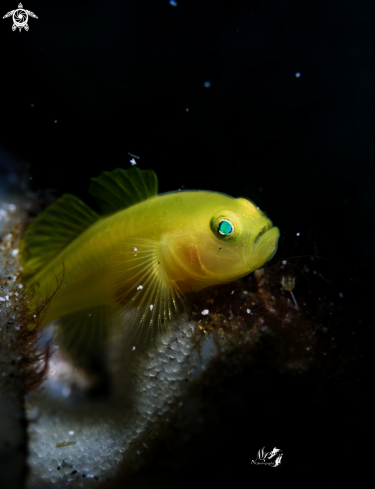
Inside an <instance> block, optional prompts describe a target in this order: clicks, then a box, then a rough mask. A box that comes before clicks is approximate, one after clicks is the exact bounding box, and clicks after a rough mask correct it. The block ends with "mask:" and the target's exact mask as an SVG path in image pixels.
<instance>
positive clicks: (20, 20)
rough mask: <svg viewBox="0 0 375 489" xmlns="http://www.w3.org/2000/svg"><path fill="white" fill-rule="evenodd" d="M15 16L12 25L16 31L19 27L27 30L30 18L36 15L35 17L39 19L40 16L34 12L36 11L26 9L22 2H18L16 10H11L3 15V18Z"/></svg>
mask: <svg viewBox="0 0 375 489" xmlns="http://www.w3.org/2000/svg"><path fill="white" fill-rule="evenodd" d="M11 15H12V16H13V25H12V31H15V30H16V29H17V28H18V29H19V30H20V32H21V29H22V27H23V28H24V29H25V31H28V30H29V26H28V24H27V21H28V20H29V16H30V17H34V19H37V18H38V17H37V16H36V15H35V14H34V12H30V10H25V9H24V8H23V5H22V3H19V4H18V8H17V9H16V10H11V11H10V12H8V13H6V14H5V15H4V17H3V19H6V18H7V17H10V16H11Z"/></svg>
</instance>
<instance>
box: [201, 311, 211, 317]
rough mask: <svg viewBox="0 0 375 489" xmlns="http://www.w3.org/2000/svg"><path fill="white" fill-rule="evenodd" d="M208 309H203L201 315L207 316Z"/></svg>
mask: <svg viewBox="0 0 375 489" xmlns="http://www.w3.org/2000/svg"><path fill="white" fill-rule="evenodd" d="M209 312H210V311H209V310H208V309H203V311H202V316H207V314H208V313H209Z"/></svg>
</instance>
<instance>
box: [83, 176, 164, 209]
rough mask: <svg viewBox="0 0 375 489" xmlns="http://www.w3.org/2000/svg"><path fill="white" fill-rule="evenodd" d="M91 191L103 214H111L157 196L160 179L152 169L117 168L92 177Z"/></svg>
mask: <svg viewBox="0 0 375 489" xmlns="http://www.w3.org/2000/svg"><path fill="white" fill-rule="evenodd" d="M89 193H90V194H91V195H92V196H93V197H95V200H96V201H97V203H98V205H99V207H100V211H101V213H102V214H111V213H113V212H117V211H119V210H122V209H125V208H126V207H130V206H132V205H134V204H137V203H138V202H142V201H143V200H146V199H149V198H150V197H155V196H156V195H157V193H158V179H157V177H156V175H155V173H154V172H153V171H152V170H139V169H138V168H129V169H127V170H124V169H122V168H116V170H113V171H110V172H107V171H104V172H103V173H101V174H100V175H99V176H98V177H95V178H91V184H90V188H89Z"/></svg>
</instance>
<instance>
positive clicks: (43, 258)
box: [21, 194, 99, 277]
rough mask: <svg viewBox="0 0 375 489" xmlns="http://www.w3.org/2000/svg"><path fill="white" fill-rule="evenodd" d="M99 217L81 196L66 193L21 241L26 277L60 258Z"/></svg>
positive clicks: (47, 210) (22, 262)
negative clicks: (64, 250)
mask: <svg viewBox="0 0 375 489" xmlns="http://www.w3.org/2000/svg"><path fill="white" fill-rule="evenodd" d="M98 219H99V216H98V214H97V213H96V212H94V211H93V210H92V209H91V208H90V207H89V206H88V205H86V204H85V203H84V202H82V201H81V200H80V199H78V197H75V196H74V195H70V194H64V195H63V196H62V197H60V198H59V199H57V200H56V201H55V202H53V203H52V204H51V205H49V206H48V207H47V208H46V209H45V210H44V211H43V212H42V213H41V214H39V216H38V217H36V218H35V219H34V221H33V222H32V223H31V224H30V226H29V227H28V228H27V229H26V232H25V233H24V235H23V238H22V241H21V265H22V266H23V267H24V270H23V275H24V277H31V276H32V275H34V274H35V273H36V272H37V271H38V270H40V269H41V268H43V267H44V266H45V265H46V264H47V263H49V262H50V261H51V260H52V259H53V258H54V257H55V256H57V255H58V254H59V253H60V252H61V251H62V250H63V249H64V248H65V247H66V246H67V245H68V244H69V243H71V242H72V241H73V240H74V239H75V238H76V237H77V236H79V235H80V234H81V233H82V232H83V231H84V230H85V229H86V228H88V227H89V226H90V225H91V224H93V223H94V222H96V221H97V220H98Z"/></svg>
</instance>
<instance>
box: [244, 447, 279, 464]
mask: <svg viewBox="0 0 375 489" xmlns="http://www.w3.org/2000/svg"><path fill="white" fill-rule="evenodd" d="M264 449H265V447H263V448H261V449H260V450H258V454H257V458H256V459H255V460H252V461H251V463H252V464H255V465H270V466H271V467H278V466H279V465H280V464H281V459H282V458H283V452H282V451H281V450H280V449H279V448H276V447H275V448H274V449H273V450H272V451H271V452H265V451H264Z"/></svg>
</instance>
